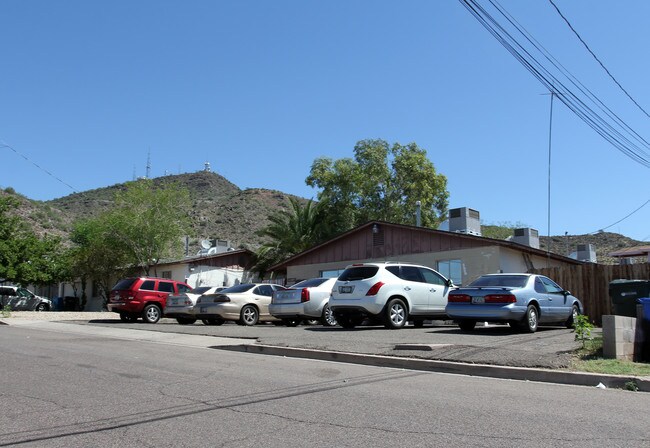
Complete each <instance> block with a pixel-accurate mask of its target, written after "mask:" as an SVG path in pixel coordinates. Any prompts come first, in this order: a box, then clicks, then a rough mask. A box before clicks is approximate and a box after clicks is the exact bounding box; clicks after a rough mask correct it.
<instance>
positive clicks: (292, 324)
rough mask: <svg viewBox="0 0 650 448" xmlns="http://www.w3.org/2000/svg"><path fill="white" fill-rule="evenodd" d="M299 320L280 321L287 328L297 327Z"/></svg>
mask: <svg viewBox="0 0 650 448" xmlns="http://www.w3.org/2000/svg"><path fill="white" fill-rule="evenodd" d="M300 322H301V320H300V319H282V323H283V324H284V325H286V326H287V327H297V326H298V325H300Z"/></svg>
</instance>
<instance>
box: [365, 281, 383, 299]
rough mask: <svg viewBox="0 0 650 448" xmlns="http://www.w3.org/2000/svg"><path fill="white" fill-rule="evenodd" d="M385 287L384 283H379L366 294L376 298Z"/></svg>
mask: <svg viewBox="0 0 650 448" xmlns="http://www.w3.org/2000/svg"><path fill="white" fill-rule="evenodd" d="M382 286H384V282H377V283H375V284H374V285H372V287H371V288H370V289H369V290H368V292H367V293H366V295H367V296H376V295H377V293H378V292H379V289H380V288H381V287H382Z"/></svg>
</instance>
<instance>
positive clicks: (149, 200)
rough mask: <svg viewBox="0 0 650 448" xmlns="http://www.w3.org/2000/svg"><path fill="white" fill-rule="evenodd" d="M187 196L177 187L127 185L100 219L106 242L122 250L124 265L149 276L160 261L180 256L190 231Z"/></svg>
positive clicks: (143, 182) (147, 183)
mask: <svg viewBox="0 0 650 448" xmlns="http://www.w3.org/2000/svg"><path fill="white" fill-rule="evenodd" d="M190 204H191V203H190V194H189V191H188V190H187V189H186V188H182V187H180V186H179V185H177V184H167V185H162V186H159V187H156V186H155V185H154V183H153V182H152V181H151V180H149V179H144V180H138V181H135V182H129V183H127V184H126V189H125V190H124V191H122V192H119V193H118V194H117V195H116V198H115V205H114V207H113V208H112V209H111V210H109V211H108V212H107V213H106V214H104V215H102V217H101V219H104V221H105V223H106V226H108V232H109V233H108V235H106V236H107V238H108V241H109V242H111V243H113V244H115V245H117V246H119V247H120V250H124V251H125V253H126V257H127V263H128V264H129V265H131V266H134V267H138V268H140V269H142V270H143V271H144V273H145V274H146V275H149V272H150V269H151V268H152V267H153V266H155V265H156V264H157V263H158V262H159V261H160V260H161V259H162V258H166V257H172V256H177V255H179V254H180V253H181V252H182V247H183V246H182V244H183V243H182V236H183V235H184V234H185V233H186V232H187V230H188V228H189V208H190Z"/></svg>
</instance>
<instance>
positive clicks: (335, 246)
mask: <svg viewBox="0 0 650 448" xmlns="http://www.w3.org/2000/svg"><path fill="white" fill-rule="evenodd" d="M380 231H381V232H383V237H384V244H383V245H379V246H373V234H372V228H370V227H368V228H367V230H366V229H364V231H363V232H355V233H351V234H349V235H347V236H345V237H343V238H341V239H339V240H337V241H334V242H332V243H331V244H328V245H326V246H323V247H321V248H319V249H318V250H314V251H312V252H308V253H306V254H304V255H303V256H301V257H298V258H296V259H294V260H292V261H291V264H292V265H306V264H321V263H332V262H340V261H343V262H344V261H351V260H366V259H372V258H375V259H377V258H383V259H390V258H391V257H397V256H401V255H411V254H419V253H429V252H443V251H449V250H459V249H472V248H477V247H486V246H490V245H493V244H494V243H492V242H489V241H485V242H483V241H480V240H478V239H475V238H465V237H464V236H463V235H454V234H446V233H432V232H430V231H429V230H428V229H417V228H413V229H409V228H402V227H392V226H380Z"/></svg>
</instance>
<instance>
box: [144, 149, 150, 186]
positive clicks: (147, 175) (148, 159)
mask: <svg viewBox="0 0 650 448" xmlns="http://www.w3.org/2000/svg"><path fill="white" fill-rule="evenodd" d="M145 178H146V179H150V178H151V149H149V151H147V174H146V175H145Z"/></svg>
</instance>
